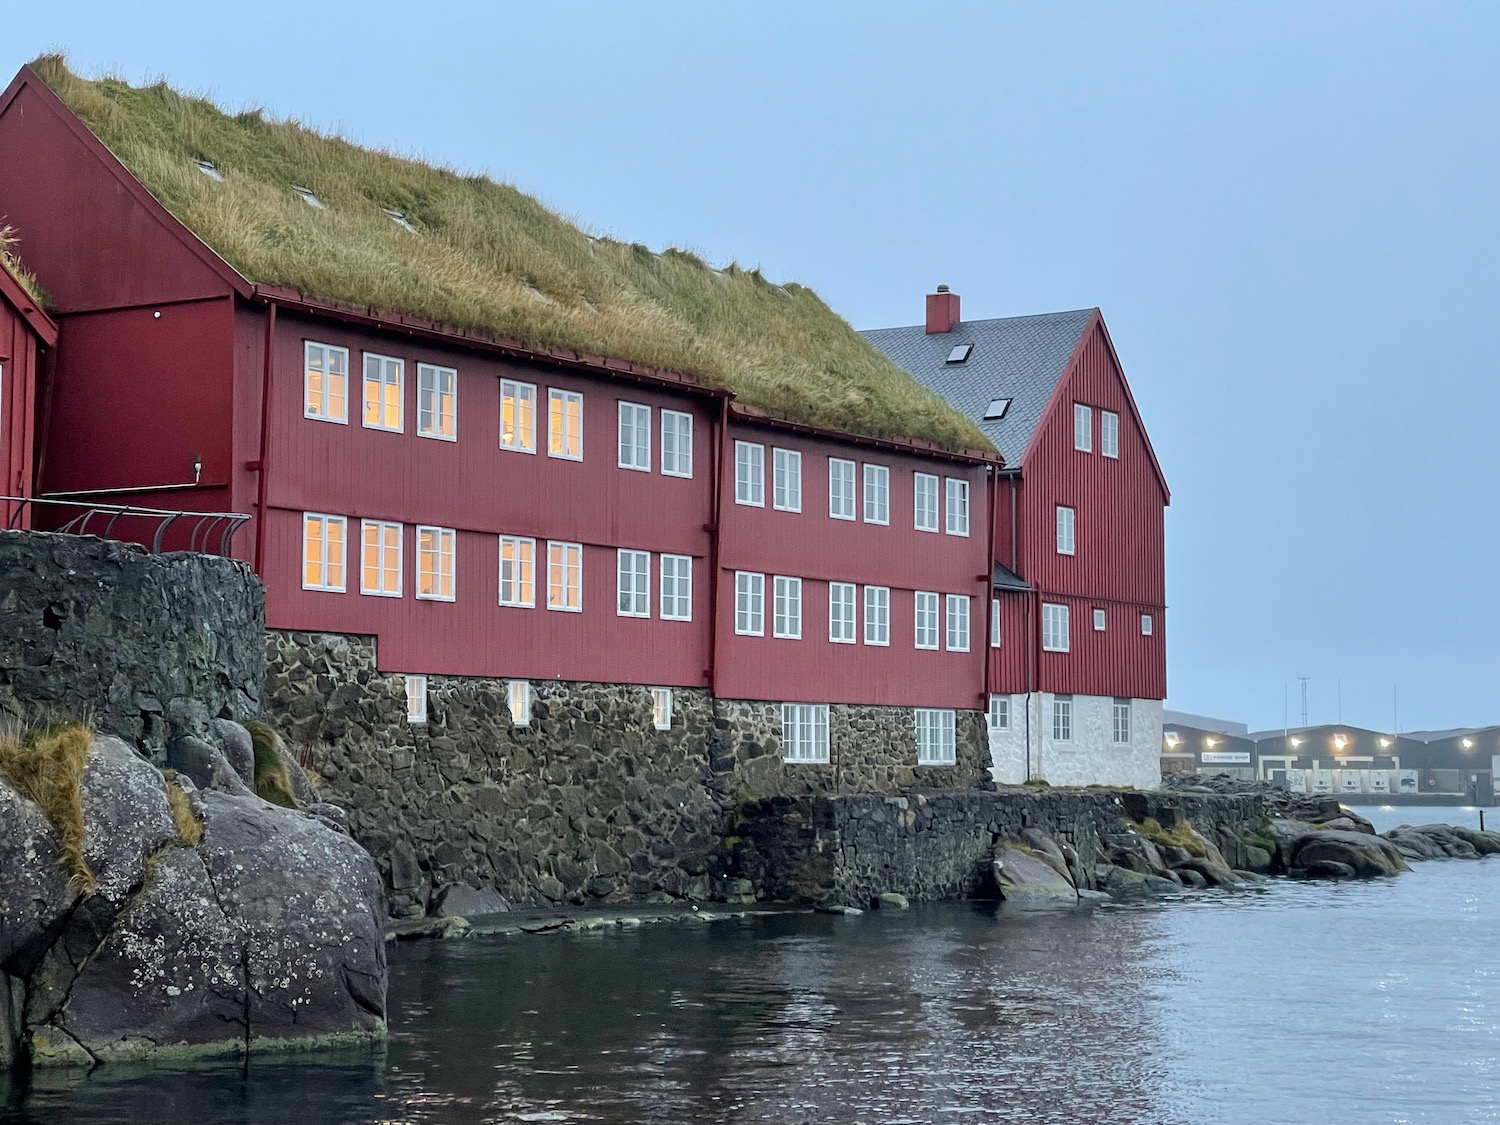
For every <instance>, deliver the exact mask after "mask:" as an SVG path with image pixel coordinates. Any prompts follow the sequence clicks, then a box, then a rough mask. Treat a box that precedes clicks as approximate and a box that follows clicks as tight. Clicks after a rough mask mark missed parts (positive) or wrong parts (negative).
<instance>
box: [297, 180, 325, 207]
mask: <svg viewBox="0 0 1500 1125" xmlns="http://www.w3.org/2000/svg"><path fill="white" fill-rule="evenodd" d="M292 190H293V191H295V192H296V193H297V194H298V195H300V196H301V197H302V202H303V203H306V204H307V205H308V206H309V207H317V208H319V209H320V210H321V209H322V207H323V201H322V200H321V199H319V198H318V197H317V196H316V195H314V194H313V193H312V192H311V191H309V190H308V189H307V188H305V187H298V186H297V185H296V184H293V185H292Z"/></svg>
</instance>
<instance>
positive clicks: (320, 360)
mask: <svg viewBox="0 0 1500 1125" xmlns="http://www.w3.org/2000/svg"><path fill="white" fill-rule="evenodd" d="M303 356H304V359H305V360H306V363H305V374H304V382H303V388H304V392H305V393H304V395H303V407H302V414H303V416H304V417H306V418H321V419H322V420H323V421H325V422H343V423H345V424H348V421H349V399H348V395H349V349H348V348H335V347H334V346H333V345H331V344H314V343H312V342H311V341H308V342H307V343H306V344H305V345H303Z"/></svg>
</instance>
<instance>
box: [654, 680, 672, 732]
mask: <svg viewBox="0 0 1500 1125" xmlns="http://www.w3.org/2000/svg"><path fill="white" fill-rule="evenodd" d="M651 725H652V726H653V727H655V728H656V729H657V730H671V729H672V689H671V688H669V687H654V688H652V689H651Z"/></svg>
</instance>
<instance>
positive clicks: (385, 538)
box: [359, 520, 402, 598]
mask: <svg viewBox="0 0 1500 1125" xmlns="http://www.w3.org/2000/svg"><path fill="white" fill-rule="evenodd" d="M360 526H361V535H362V537H363V547H364V551H363V562H362V565H361V567H360V580H359V592H360V593H362V594H374V595H376V596H377V597H383V598H399V597H400V596H401V539H402V528H401V525H400V524H399V523H388V522H386V521H385V520H362V521H361V525H360Z"/></svg>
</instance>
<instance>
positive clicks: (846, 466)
mask: <svg viewBox="0 0 1500 1125" xmlns="http://www.w3.org/2000/svg"><path fill="white" fill-rule="evenodd" d="M828 514H829V515H830V516H832V517H833V518H834V519H836V520H852V519H853V518H854V462H853V461H844V460H842V459H840V458H838V457H830V458H828Z"/></svg>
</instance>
